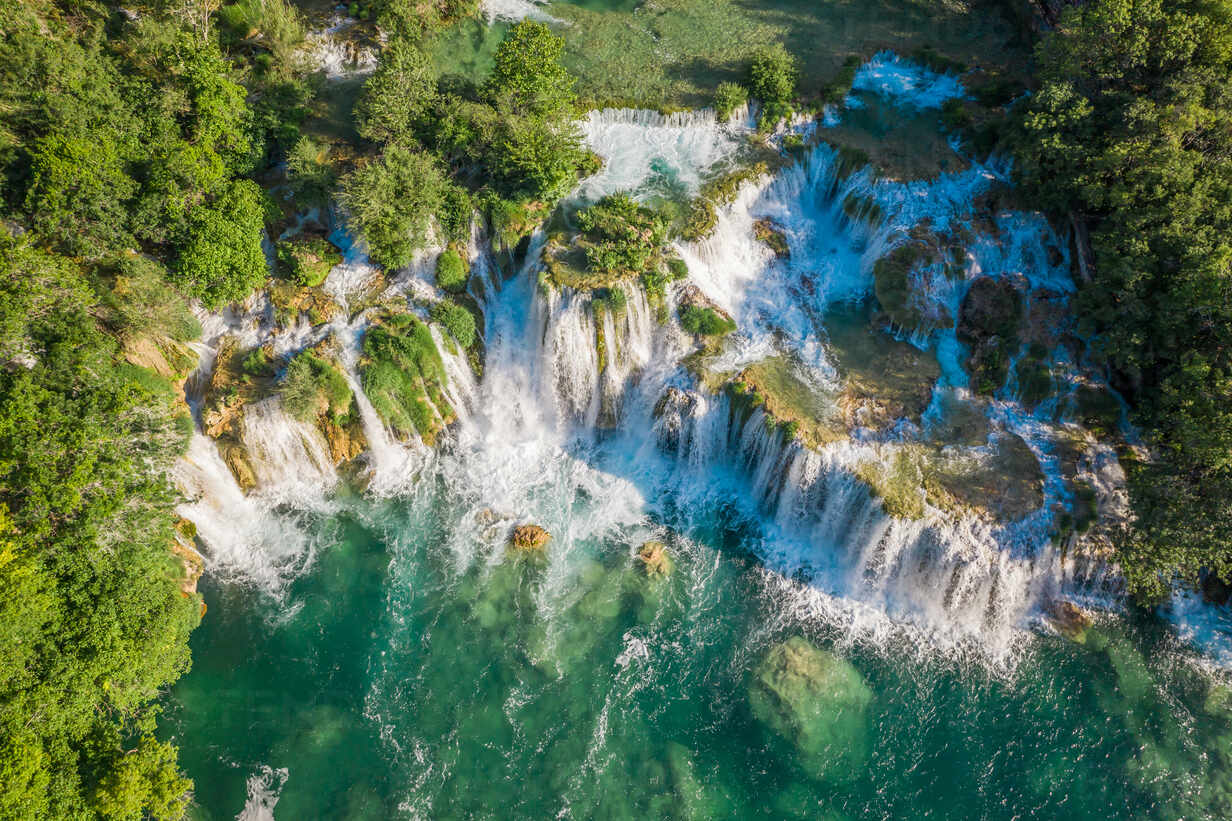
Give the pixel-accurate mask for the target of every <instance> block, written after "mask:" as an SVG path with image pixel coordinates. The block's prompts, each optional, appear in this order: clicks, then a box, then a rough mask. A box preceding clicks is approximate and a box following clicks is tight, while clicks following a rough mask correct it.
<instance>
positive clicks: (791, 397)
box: [727, 356, 846, 448]
mask: <svg viewBox="0 0 1232 821" xmlns="http://www.w3.org/2000/svg"><path fill="white" fill-rule="evenodd" d="M727 390H728V395H729V396H731V398H732V400H733V403H734V405H735V406H736V407H737V408H738V409H740V410H742V411H744V412H751V411H752V410H753V409H754V408H764V409H765V412H766V415H767V416H768V417H769V419H770V420H773V424H775V425H777V426H779V427H781V428H782V432H783V434H784V436H785V437H786V438H789V439H798V440H799V441H800V442H802V443H803V444H804V445H805V446H807V447H811V448H819V447H822V446H823V445H827V444H829V443H831V442H836V441H839V440H841V439H843V438H845V436H846V430H845V428H844V426H843V423H842V416H841V414H840V412H839V409H838V405H837V404H836V402H835V398H834V397H833V396H832V395H829V394H827V393H825V392H823V391H821V390H820V389H818V388H817V387H815V386H813V385H811V384H810V383H809V382H807V381H805V379H804V378H802V376H801V375H800V373H799V371H798V370H797V367H796V365H794V364H793V363H792V362H791V360H789V359H787V358H786V357H782V356H776V357H771V358H769V359H765V360H762V361H761V362H758V363H756V364H754V365H751V366H749V367H748V368H746V369H745V370H744V371H743V372H742V373H741V374H740V376H739V377H738V378H737V379H735V380H733V381H731V382H729V383H727Z"/></svg>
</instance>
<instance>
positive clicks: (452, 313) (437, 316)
mask: <svg viewBox="0 0 1232 821" xmlns="http://www.w3.org/2000/svg"><path fill="white" fill-rule="evenodd" d="M429 313H430V314H431V316H432V319H433V321H435V322H439V323H440V324H441V325H442V326H444V327H445V329H446V330H448V331H449V333H450V334H451V335H452V336H453V338H454V339H455V340H457V342H458V344H459V345H461V346H462V347H463V348H470V347H471V346H472V345H474V344H475V317H474V316H472V315H471V312H470V311H468V310H467V309H466V308H464V307H462V306H461V305H459V304H457V303H456V302H453V301H451V300H448V299H442V300H441V301H440V302H434V303H432V308H431V309H430V311H429Z"/></svg>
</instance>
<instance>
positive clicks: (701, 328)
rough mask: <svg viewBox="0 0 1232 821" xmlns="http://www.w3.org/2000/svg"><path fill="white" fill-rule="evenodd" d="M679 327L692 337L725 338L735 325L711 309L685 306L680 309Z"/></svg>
mask: <svg viewBox="0 0 1232 821" xmlns="http://www.w3.org/2000/svg"><path fill="white" fill-rule="evenodd" d="M680 326H681V327H682V328H684V329H685V330H686V331H688V332H689V333H691V334H693V335H694V336H726V335H727V334H729V333H731V332H732V331H734V330H736V323H735V322H733V321H732V320H731V319H730V318H728V317H726V316H723V315H722V314H720V313H719V312H718V311H716V310H714V309H713V308H702V307H699V306H697V305H686V306H685V307H683V308H681V309H680Z"/></svg>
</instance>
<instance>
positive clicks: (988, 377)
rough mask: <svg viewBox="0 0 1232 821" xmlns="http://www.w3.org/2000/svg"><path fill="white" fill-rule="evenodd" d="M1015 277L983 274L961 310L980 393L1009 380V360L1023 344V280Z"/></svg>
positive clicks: (961, 334) (961, 331)
mask: <svg viewBox="0 0 1232 821" xmlns="http://www.w3.org/2000/svg"><path fill="white" fill-rule="evenodd" d="M1020 279H1021V278H1020V277H1015V278H1010V277H987V276H984V277H979V278H977V279H976V280H974V281H973V282H972V283H971V286H970V287H969V288H968V289H967V294H966V296H964V297H963V301H962V305H961V306H960V307H959V311H958V328H957V330H958V339H959V340H960V341H962V342H963V343H965V344H966V345H968V346H969V347H970V349H971V355H970V356H969V357H968V358H967V372H968V373H969V374H971V386H972V388H973V389H974V390H975V392H976V393H981V394H991V393H993V392H995V391H996V390H997V389H998V388H1000V387H1001V386H1002V385H1004V384H1005V379H1006V376H1008V374H1009V362H1010V358H1011V357H1012V356H1013V354H1014V353H1015V352H1016V351H1017V350H1018V347H1019V345H1020V344H1021V339H1020V334H1021V326H1022V319H1023V292H1024V290H1025V288H1024V286H1023V284H1022V283H1021V282H1019V280H1020Z"/></svg>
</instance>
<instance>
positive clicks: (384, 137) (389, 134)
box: [355, 38, 436, 144]
mask: <svg viewBox="0 0 1232 821" xmlns="http://www.w3.org/2000/svg"><path fill="white" fill-rule="evenodd" d="M435 96H436V71H435V69H434V68H433V66H432V61H431V60H429V59H428V57H427V55H425V54H424V53H423V52H422V51H421V50H420V49H419V47H418V45H416V44H415V43H414V42H413V41H410V40H406V39H401V38H398V39H394V40H391V41H390V43H389V46H388V47H386V49H385V51H384V52H382V54H381V65H380V67H379V68H378V69H377V70H376V73H374V74H373V75H372V76H371V77H370V78H368V81H367V82H366V83H364V93H363V95H362V96H360V98H359V102H358V103H356V105H355V122H356V124H357V125H358V128H359V134H360V136H362V137H364V138H366V139H369V140H373V141H375V142H402V143H404V144H405V143H407V142H409V141H410V140H411V138H412V137H413V136H414V131H415V128H416V127H417V125H418V123H419V120H420V118H421V117H422V116H423V115H424V113H425V112H427V110H428V108H429V107H430V106H431V104H432V102H433V100H434V99H435Z"/></svg>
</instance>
